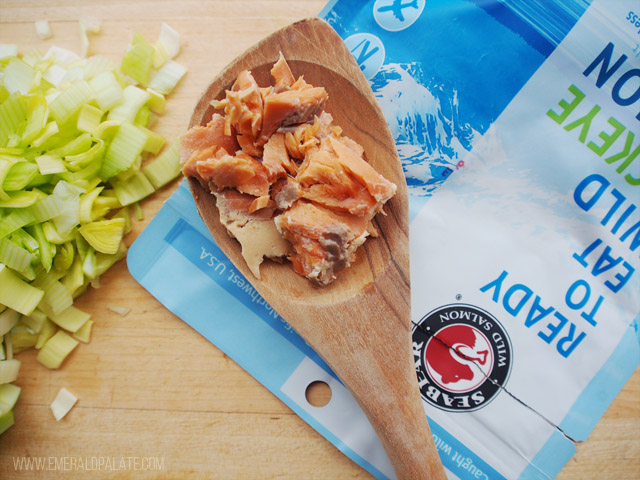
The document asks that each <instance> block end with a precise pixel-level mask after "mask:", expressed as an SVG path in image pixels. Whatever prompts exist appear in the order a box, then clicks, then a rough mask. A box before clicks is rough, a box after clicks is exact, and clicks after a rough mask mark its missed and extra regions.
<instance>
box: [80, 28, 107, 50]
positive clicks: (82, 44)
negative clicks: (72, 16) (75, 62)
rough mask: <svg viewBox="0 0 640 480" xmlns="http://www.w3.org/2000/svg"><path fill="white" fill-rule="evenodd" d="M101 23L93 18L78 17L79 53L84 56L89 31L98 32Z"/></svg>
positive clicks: (87, 48) (87, 46) (87, 47)
mask: <svg viewBox="0 0 640 480" xmlns="http://www.w3.org/2000/svg"><path fill="white" fill-rule="evenodd" d="M101 28H102V23H101V22H100V21H99V20H94V19H80V55H81V56H82V57H86V56H87V54H88V53H89V36H88V35H87V34H88V33H89V32H91V33H99V32H100V30H101Z"/></svg>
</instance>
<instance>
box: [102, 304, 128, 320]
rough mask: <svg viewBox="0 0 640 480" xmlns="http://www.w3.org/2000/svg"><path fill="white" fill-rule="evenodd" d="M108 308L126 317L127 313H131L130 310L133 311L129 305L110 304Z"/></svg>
mask: <svg viewBox="0 0 640 480" xmlns="http://www.w3.org/2000/svg"><path fill="white" fill-rule="evenodd" d="M107 308H108V309H109V310H111V311H112V312H114V313H117V314H118V315H122V316H123V317H124V316H125V315H126V314H127V313H129V312H130V311H131V309H130V308H127V307H118V306H115V305H109V306H108V307H107Z"/></svg>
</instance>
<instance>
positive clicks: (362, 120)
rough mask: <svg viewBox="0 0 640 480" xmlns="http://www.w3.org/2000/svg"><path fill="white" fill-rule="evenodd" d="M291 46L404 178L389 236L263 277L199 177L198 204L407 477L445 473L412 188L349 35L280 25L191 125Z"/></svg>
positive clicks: (384, 168)
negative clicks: (243, 75) (415, 334)
mask: <svg viewBox="0 0 640 480" xmlns="http://www.w3.org/2000/svg"><path fill="white" fill-rule="evenodd" d="M280 52H282V53H283V54H284V56H285V58H286V59H287V62H288V63H289V65H290V67H291V69H292V71H293V74H294V76H296V77H297V76H299V75H304V78H305V80H306V81H307V82H309V83H311V84H313V85H314V86H323V87H325V88H326V90H327V91H328V93H329V100H328V102H327V104H326V107H325V110H327V111H328V112H329V113H331V115H332V116H333V118H334V120H335V124H336V125H339V126H341V127H342V128H343V130H344V133H345V135H347V136H349V137H351V138H353V139H354V140H356V141H357V142H359V143H360V144H361V145H362V146H363V147H364V149H365V152H366V156H367V159H368V161H369V162H370V163H371V164H372V165H373V166H374V167H375V168H376V170H378V171H379V172H380V173H382V174H383V175H384V176H385V177H386V178H388V179H389V180H391V181H392V182H394V183H395V184H396V185H397V186H398V191H397V193H396V195H395V196H394V197H393V199H392V200H391V201H390V202H388V203H387V205H386V206H385V209H384V210H385V214H384V215H382V214H378V215H377V217H376V220H375V222H376V227H377V229H378V231H379V234H380V236H379V237H378V238H370V239H369V240H367V242H366V243H365V245H364V247H361V248H360V250H359V255H358V256H357V260H356V261H355V263H354V264H353V265H352V266H351V267H350V268H349V269H347V270H345V271H343V272H341V273H340V274H339V276H338V279H337V280H335V281H334V282H333V283H332V284H330V285H328V286H325V287H320V286H317V285H315V284H314V283H312V282H311V281H309V280H307V279H306V278H304V277H301V276H299V275H297V274H296V273H294V271H293V268H292V266H291V264H290V263H289V262H284V263H283V264H278V263H276V262H271V261H265V262H264V263H263V264H262V266H261V276H262V279H261V280H258V279H256V278H255V277H254V276H253V275H252V273H251V272H250V271H249V269H248V268H247V266H246V263H245V260H244V258H243V257H242V254H241V249H240V245H239V243H238V242H236V241H235V240H233V239H231V238H230V237H229V235H228V234H227V231H226V229H225V227H224V226H222V225H221V224H220V220H219V214H218V210H217V209H216V206H215V197H214V196H213V195H211V194H210V193H209V192H207V191H206V190H204V189H203V188H202V187H201V186H200V184H199V183H198V182H197V181H196V180H194V179H192V178H190V179H189V187H190V189H191V192H192V194H193V197H194V199H195V203H196V205H197V207H198V211H199V213H200V215H201V217H202V218H203V220H204V222H205V223H206V225H207V227H208V229H209V230H210V232H211V234H212V236H213V238H214V239H215V241H216V242H217V243H218V245H219V246H220V248H221V249H222V250H223V251H224V253H225V254H226V255H227V256H228V257H229V259H230V260H231V261H232V262H233V263H234V265H235V266H236V267H237V268H238V269H239V270H240V271H241V272H242V273H243V274H244V275H245V277H246V278H247V279H248V280H249V281H250V282H251V284H252V285H253V286H254V287H255V289H256V290H257V291H258V292H259V293H260V294H261V295H262V296H263V298H264V299H265V300H266V301H267V302H268V303H269V304H270V305H271V306H272V307H273V308H274V309H275V310H276V311H277V312H278V313H279V314H280V315H281V316H282V317H283V318H284V319H285V320H286V321H287V322H288V323H289V324H290V325H291V326H292V327H293V328H294V329H295V330H296V331H297V332H298V333H299V334H300V335H301V336H302V337H303V338H304V339H305V340H306V341H307V342H308V343H309V344H310V345H311V347H313V348H314V349H315V350H316V352H318V354H319V355H320V356H322V358H323V359H324V360H325V361H326V362H327V364H328V365H329V366H330V367H331V368H332V369H333V371H334V372H335V373H336V375H338V377H339V378H340V379H341V380H342V382H343V383H344V384H345V385H346V387H347V388H348V389H349V390H350V391H351V393H352V394H353V396H354V397H355V399H356V400H357V401H358V403H359V405H360V406H361V408H362V409H363V411H364V412H365V414H366V415H367V417H368V418H369V420H370V422H371V424H372V425H373V427H374V429H375V431H376V432H377V434H378V436H379V438H380V440H381V442H382V444H383V446H384V448H385V450H386V452H387V454H388V456H389V459H390V460H391V463H392V465H393V467H394V469H395V471H396V474H397V475H398V477H399V478H400V479H416V480H417V479H420V480H425V479H445V478H446V477H445V474H444V470H443V468H442V465H441V464H440V461H439V457H438V453H437V451H436V448H435V446H434V443H433V438H432V436H431V432H430V429H429V425H428V423H427V417H426V415H425V411H424V408H423V405H422V400H421V398H420V393H419V390H418V385H417V377H416V370H415V366H414V358H413V348H412V340H411V319H410V290H409V241H408V233H409V222H408V199H407V187H406V183H405V178H404V174H403V172H402V167H401V164H400V160H399V158H398V154H397V152H396V148H395V143H394V140H393V137H392V136H391V133H390V131H389V128H388V126H387V123H386V121H385V119H384V117H383V114H382V112H381V110H380V108H379V107H378V104H377V103H376V100H375V97H374V96H373V93H372V91H371V88H370V87H369V84H368V82H367V80H366V79H365V77H364V76H363V74H362V72H361V71H360V68H359V67H358V64H357V63H356V62H355V60H354V58H353V56H352V55H351V53H350V52H349V50H348V49H347V48H346V46H345V44H344V43H343V41H342V39H341V38H340V37H339V36H338V35H337V33H336V32H335V31H334V30H333V29H332V28H331V27H330V26H329V25H328V24H327V23H326V22H324V21H323V20H320V19H309V20H303V21H301V22H298V23H294V24H292V25H290V26H288V27H286V28H284V29H282V30H279V31H277V32H275V33H274V34H272V35H271V36H269V37H267V38H266V39H264V40H262V41H261V42H259V43H258V44H256V45H255V46H254V47H252V48H250V49H249V50H248V51H246V52H245V53H244V54H243V55H241V56H240V57H239V58H237V59H236V60H234V61H233V62H232V63H231V64H230V65H228V66H227V67H226V68H225V69H224V70H223V71H222V72H221V73H220V74H219V75H218V76H217V77H216V78H215V79H214V80H213V82H212V83H211V85H209V87H208V88H207V89H206V91H205V92H204V93H203V95H202V97H201V98H200V100H199V101H198V103H197V105H196V107H195V109H194V111H193V115H192V117H191V121H190V124H189V127H191V126H193V125H206V124H207V123H208V122H209V121H210V120H211V116H212V114H213V112H214V110H213V107H211V105H210V103H209V102H210V101H211V100H213V99H222V98H224V91H225V90H226V89H229V88H231V85H232V84H233V82H234V81H235V79H236V77H237V76H238V74H239V73H240V72H241V71H242V70H250V71H251V73H252V74H253V76H254V77H255V79H256V81H257V82H258V85H261V86H265V85H270V84H271V81H272V80H271V75H270V69H271V67H272V65H273V64H274V63H275V62H276V60H277V59H278V56H279V53H280Z"/></svg>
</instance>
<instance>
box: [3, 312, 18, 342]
mask: <svg viewBox="0 0 640 480" xmlns="http://www.w3.org/2000/svg"><path fill="white" fill-rule="evenodd" d="M18 320H20V314H19V313H18V312H16V311H15V310H13V309H11V308H7V309H6V310H5V311H4V312H2V313H0V337H1V336H3V335H4V334H5V333H7V332H8V331H9V330H11V329H12V328H13V327H15V326H16V324H17V323H18Z"/></svg>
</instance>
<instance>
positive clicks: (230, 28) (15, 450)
mask: <svg viewBox="0 0 640 480" xmlns="http://www.w3.org/2000/svg"><path fill="white" fill-rule="evenodd" d="M324 4H325V0H304V1H303V0H255V1H239V0H235V1H231V0H229V1H192V0H180V1H163V0H140V1H135V0H130V1H128V2H123V1H113V0H102V1H100V2H97V1H96V2H86V1H79V0H52V1H44V0H42V1H30V0H1V1H0V42H9V43H18V44H19V45H20V50H21V52H25V51H28V50H29V49H31V48H34V47H35V48H38V49H40V50H41V51H42V52H43V53H44V51H46V49H47V48H48V47H49V46H50V45H58V46H61V47H66V48H69V49H71V50H74V51H79V48H80V47H79V45H80V36H79V24H78V20H79V19H80V18H88V17H93V18H97V19H100V20H102V32H101V33H100V34H98V35H91V36H90V48H91V50H90V53H100V54H104V55H107V56H110V57H112V58H113V59H119V58H120V57H121V55H122V54H123V52H124V50H125V48H126V46H127V45H128V44H129V42H130V41H131V39H132V36H133V34H134V32H136V31H138V32H140V33H141V34H143V35H144V36H145V38H147V39H149V40H151V41H155V39H156V37H157V35H158V32H159V29H160V24H161V22H163V21H164V22H167V23H169V24H170V25H171V26H172V27H173V28H175V29H176V30H177V31H178V32H180V34H181V36H182V42H183V46H182V52H181V54H180V56H179V57H178V58H177V60H178V61H179V62H180V63H182V64H184V65H185V66H187V67H188V69H189V72H188V74H187V76H186V77H185V78H184V79H183V81H182V82H181V83H180V84H179V86H178V88H177V89H176V90H175V92H174V93H173V94H172V95H171V96H170V97H169V100H168V108H167V113H166V115H165V116H163V117H162V118H160V119H159V121H158V123H157V129H158V131H159V132H160V133H162V134H164V135H165V136H167V137H168V138H174V137H175V136H177V135H179V134H180V133H181V132H182V131H183V130H184V128H185V127H186V123H187V120H188V118H189V114H190V111H191V108H192V107H193V105H194V102H195V100H196V98H197V97H198V96H199V94H200V91H201V89H203V88H204V86H205V85H207V84H208V81H209V80H210V79H211V78H212V77H213V76H214V75H215V74H216V73H217V72H218V71H219V70H220V69H221V68H222V67H224V66H225V65H226V64H227V63H228V62H229V61H231V60H232V59H233V58H234V57H235V56H237V55H238V54H240V53H241V52H242V51H243V50H244V49H246V48H247V47H249V46H250V45H252V44H253V43H255V42H256V41H258V40H259V39H261V38H262V37H264V36H265V35H267V34H269V33H271V32H272V31H274V30H276V29H278V28H280V27H282V26H285V25H286V24H288V23H291V22H293V21H295V20H298V19H302V18H305V17H309V16H315V15H317V14H318V13H319V12H320V10H321V9H322V7H323V6H324ZM39 19H46V20H48V21H49V22H50V25H51V28H52V31H53V35H54V36H53V38H51V39H49V40H46V41H43V40H40V39H39V38H38V37H37V35H36V31H35V27H34V22H35V21H36V20H39ZM176 186H177V183H174V184H172V185H170V186H169V187H167V188H165V189H164V190H162V191H161V192H159V193H158V194H156V195H155V196H154V197H152V198H151V199H149V200H147V201H146V202H144V212H145V218H144V220H143V221H140V222H134V231H133V232H132V234H130V235H129V237H128V239H127V242H128V243H129V244H130V243H132V242H133V241H134V240H135V238H136V237H137V236H138V235H139V234H140V232H141V231H142V230H143V228H144V227H145V226H146V225H147V224H148V222H149V221H150V220H151V218H152V217H153V215H154V214H155V213H156V212H158V210H159V209H160V208H161V207H162V205H163V202H164V201H165V200H166V199H167V198H168V197H169V195H170V194H171V193H172V192H173V191H174V190H175V188H176ZM77 304H78V306H80V307H81V308H83V309H85V310H87V311H89V312H90V313H91V314H92V315H93V317H94V319H95V325H94V329H93V338H92V341H91V343H90V344H88V345H81V346H80V347H78V348H77V349H76V351H74V352H73V353H72V355H71V357H70V358H69V359H68V361H67V362H66V363H65V364H64V365H63V367H62V368H61V369H60V370H57V371H49V370H47V369H45V368H44V367H42V366H40V365H39V364H38V363H37V362H36V361H35V352H34V351H27V352H23V353H21V354H19V359H20V360H21V361H22V362H23V364H22V370H21V374H20V378H19V381H18V382H17V383H18V384H19V385H20V386H21V387H22V388H23V391H22V395H21V397H20V401H19V404H18V405H17V407H16V409H15V416H16V424H15V425H14V426H13V427H12V428H11V429H10V430H9V431H8V432H7V433H6V434H4V435H2V436H0V478H2V479H11V478H189V479H191V478H203V479H205V478H206V479H252V478H255V479H268V478H279V479H283V480H284V479H292V480H293V479H301V478H305V479H323V480H324V479H347V478H349V479H356V478H362V479H365V478H371V477H370V475H369V474H368V473H367V472H365V471H364V470H362V469H361V468H360V467H358V466H357V465H356V464H354V463H353V462H351V460H349V459H348V458H347V457H345V456H344V455H342V454H341V453H340V452H339V451H338V450H337V449H336V448H335V447H334V446H333V445H331V444H330V443H329V442H328V441H326V440H325V439H324V438H323V437H321V436H320V435H319V434H318V433H316V432H315V430H313V429H312V428H311V427H309V426H308V425H307V424H306V423H305V422H303V421H302V420H301V419H300V418H299V417H298V416H297V415H295V414H294V413H293V412H292V411H291V410H289V409H288V408H287V407H286V406H285V405H284V404H283V403H281V402H280V401H279V400H278V399H277V398H276V397H275V396H274V395H272V394H271V393H270V392H269V391H268V390H267V389H266V388H264V387H263V386H262V385H260V384H259V383H258V382H257V381H256V380H255V379H253V378H252V377H251V376H250V375H249V374H247V373H246V372H245V371H244V370H242V369H241V368H240V367H239V366H237V365H236V364H235V363H234V362H233V361H232V360H231V359H229V358H228V357H226V356H225V355H224V354H222V353H221V352H220V351H219V350H218V349H217V348H216V347H214V346H213V345H211V344H210V343H209V342H208V341H206V340H205V339H204V338H202V337H201V336H200V335H199V334H198V333H196V332H194V331H193V330H192V329H191V328H190V327H189V326H187V325H186V324H185V323H183V322H182V321H181V320H180V319H178V318H177V317H175V316H174V315H173V314H171V313H169V312H168V311H167V310H166V309H165V308H164V307H163V306H162V305H161V304H160V303H158V302H157V301H156V300H155V299H154V298H153V297H152V296H151V295H150V294H149V293H148V292H147V291H146V290H144V289H143V288H142V287H141V286H140V285H138V284H137V283H136V281H135V280H133V278H132V277H131V275H130V274H129V272H128V271H127V266H126V264H125V262H120V263H119V264H117V265H116V266H115V267H114V268H113V269H112V270H110V271H109V272H108V273H107V274H105V275H104V276H103V277H102V278H101V281H100V288H98V289H91V290H89V291H88V292H87V293H86V294H84V295H83V296H82V297H81V298H80V299H79V300H78V303H77ZM110 306H118V307H126V308H130V309H131V311H130V312H129V313H128V314H127V315H125V316H121V315H119V314H117V313H114V312H112V311H111V310H109V307H110ZM61 387H66V388H68V389H69V390H70V391H72V392H73V393H74V394H75V395H76V396H78V397H79V401H78V403H77V405H76V406H75V407H74V409H73V410H72V411H71V412H70V414H69V415H68V416H67V417H66V418H65V419H63V420H62V421H61V422H56V421H55V419H54V418H53V415H52V414H51V411H50V409H49V404H50V403H51V401H52V400H53V398H54V397H55V395H56V393H57V392H58V390H59V389H60V388H61ZM639 431H640V373H639V372H636V374H635V375H634V376H633V378H632V379H631V381H630V382H629V383H628V384H627V386H626V387H625V388H624V390H623V391H622V392H621V393H620V395H619V396H618V397H617V398H616V400H615V402H614V403H613V405H612V406H611V408H610V409H609V410H608V412H607V413H606V415H605V416H604V418H603V419H602V420H601V422H600V423H599V424H598V426H597V427H596V429H595V431H594V432H593V434H592V435H591V437H590V438H589V440H588V441H587V442H585V443H584V444H582V445H579V446H578V454H577V455H575V456H574V457H573V458H572V459H571V461H570V462H569V464H568V465H567V466H566V467H565V469H564V470H563V472H562V474H561V475H560V477H559V478H560V479H562V480H569V479H591V478H594V479H595V478H597V479H600V480H605V479H611V480H613V479H616V480H631V479H639V478H640V435H639V434H638V432H639ZM26 457H40V458H45V457H46V458H49V459H51V460H49V462H54V463H48V466H49V467H53V471H48V472H46V471H39V472H25V471H22V472H19V471H16V469H15V468H14V467H15V465H16V462H19V461H20V459H21V458H26ZM81 461H85V462H87V463H86V464H85V465H84V467H85V468H84V470H81V469H79V468H78V467H79V465H78V462H81ZM122 461H124V462H125V464H124V465H123V464H122V463H121V462H122ZM56 462H57V464H56ZM74 462H75V463H74ZM90 462H94V466H96V465H97V464H96V463H95V462H102V465H103V467H104V465H105V464H106V463H108V462H112V467H113V470H114V471H112V472H108V473H107V472H106V471H104V470H102V471H97V470H90V468H91V463H90ZM113 462H115V463H113ZM74 465H75V467H74ZM151 467H162V470H161V471H154V470H149V468H151ZM56 468H65V470H64V471H63V472H61V471H60V470H59V469H58V470H55V469H56Z"/></svg>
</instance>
